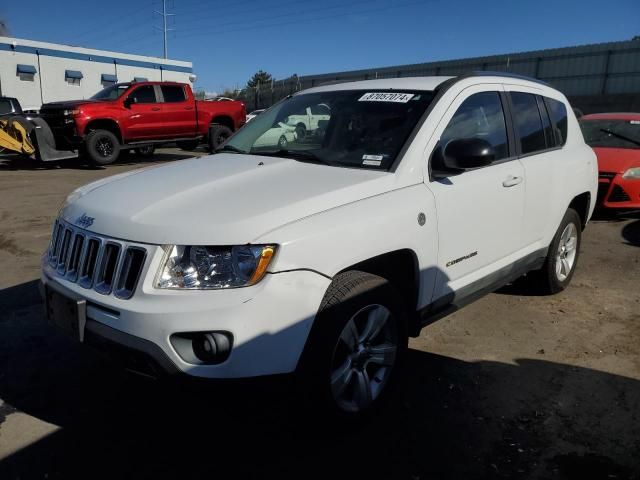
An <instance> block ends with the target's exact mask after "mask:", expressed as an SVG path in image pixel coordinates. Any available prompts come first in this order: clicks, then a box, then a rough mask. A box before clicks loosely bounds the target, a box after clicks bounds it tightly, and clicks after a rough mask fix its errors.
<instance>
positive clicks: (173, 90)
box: [161, 85, 187, 103]
mask: <svg viewBox="0 0 640 480" xmlns="http://www.w3.org/2000/svg"><path fill="white" fill-rule="evenodd" d="M161 88H162V96H163V97H164V101H165V102H166V103H178V102H184V101H185V100H186V99H187V97H186V96H185V94H184V88H183V87H181V86H179V85H162V87H161Z"/></svg>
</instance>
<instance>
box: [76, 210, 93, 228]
mask: <svg viewBox="0 0 640 480" xmlns="http://www.w3.org/2000/svg"><path fill="white" fill-rule="evenodd" d="M94 220H95V218H93V217H89V216H88V215H87V214H86V213H83V214H82V215H80V216H79V217H78V218H77V219H76V222H75V223H76V225H77V226H79V227H82V228H89V227H90V226H91V225H93V221H94Z"/></svg>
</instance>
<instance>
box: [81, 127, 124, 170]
mask: <svg viewBox="0 0 640 480" xmlns="http://www.w3.org/2000/svg"><path fill="white" fill-rule="evenodd" d="M85 146H86V150H87V155H88V156H89V160H90V161H91V163H93V164H94V165H109V164H110V163H113V162H115V161H116V160H117V159H118V155H119V154H120V142H119V141H118V137H116V136H115V135H114V134H113V133H111V132H110V131H108V130H93V131H92V132H90V133H89V134H88V135H87V137H86V139H85Z"/></svg>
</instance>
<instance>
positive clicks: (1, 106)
mask: <svg viewBox="0 0 640 480" xmlns="http://www.w3.org/2000/svg"><path fill="white" fill-rule="evenodd" d="M7 113H13V105H12V104H11V100H9V99H8V98H0V115H6V114H7Z"/></svg>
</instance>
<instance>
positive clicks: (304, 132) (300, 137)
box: [296, 123, 307, 142]
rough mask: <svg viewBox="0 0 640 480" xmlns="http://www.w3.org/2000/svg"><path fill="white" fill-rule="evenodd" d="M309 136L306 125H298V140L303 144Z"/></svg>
mask: <svg viewBox="0 0 640 480" xmlns="http://www.w3.org/2000/svg"><path fill="white" fill-rule="evenodd" d="M306 136H307V127H305V126H304V124H302V123H299V124H298V125H296V140H297V141H298V142H302V141H303V140H304V139H305V138H306Z"/></svg>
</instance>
